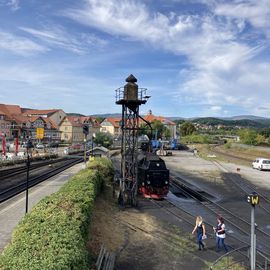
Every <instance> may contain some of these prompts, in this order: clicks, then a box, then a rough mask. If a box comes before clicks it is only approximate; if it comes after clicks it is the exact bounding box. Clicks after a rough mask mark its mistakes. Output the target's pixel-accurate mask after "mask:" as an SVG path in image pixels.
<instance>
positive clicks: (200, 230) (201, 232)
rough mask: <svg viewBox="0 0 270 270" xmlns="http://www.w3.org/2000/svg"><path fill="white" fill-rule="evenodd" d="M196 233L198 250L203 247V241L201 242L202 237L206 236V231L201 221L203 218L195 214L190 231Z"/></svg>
mask: <svg viewBox="0 0 270 270" xmlns="http://www.w3.org/2000/svg"><path fill="white" fill-rule="evenodd" d="M195 232H196V233H197V243H198V245H199V248H198V250H202V249H204V243H203V242H202V240H203V239H205V238H206V231H205V225H204V223H203V218H202V217H201V216H197V218H196V224H195V226H194V229H193V231H192V234H194V233H195Z"/></svg>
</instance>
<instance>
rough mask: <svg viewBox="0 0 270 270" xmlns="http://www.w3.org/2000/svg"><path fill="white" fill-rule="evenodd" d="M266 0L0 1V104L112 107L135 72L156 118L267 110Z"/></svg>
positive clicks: (269, 31)
mask: <svg viewBox="0 0 270 270" xmlns="http://www.w3.org/2000/svg"><path fill="white" fill-rule="evenodd" d="M269 18H270V1H269V0H230V1H226V0H144V1H138V0H102V1H101V0H76V1H74V0H65V1H63V0H46V1H43V0H0V102H1V103H7V104H18V105H21V106H23V107H30V108H41V109H46V108H62V109H63V110H64V111H66V112H78V113H82V114H98V113H109V112H110V113H117V112H120V111H121V108H120V107H119V106H117V105H115V99H114V95H115V92H114V90H115V89H116V88H118V87H120V86H123V85H124V84H125V81H124V80H125V78H126V77H127V76H128V75H129V74H130V73H132V74H134V75H135V76H136V77H137V79H138V84H139V86H140V87H146V88H148V94H149V95H150V96H151V98H150V99H149V101H148V103H147V104H146V105H143V106H142V107H141V113H146V112H147V111H148V110H149V109H151V110H152V111H153V113H154V114H156V115H164V116H182V117H197V116H198V117H199V116H233V115H239V114H253V115H258V116H269V114H270V91H269V87H270V61H269V60H270V43H269V41H270V20H269Z"/></svg>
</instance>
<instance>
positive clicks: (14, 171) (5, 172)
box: [0, 158, 66, 181]
mask: <svg viewBox="0 0 270 270" xmlns="http://www.w3.org/2000/svg"><path fill="white" fill-rule="evenodd" d="M65 160H66V159H65V158H60V159H51V160H45V161H40V162H35V163H32V164H30V171H31V170H33V169H37V168H41V167H44V166H47V165H50V164H54V163H58V162H61V161H65ZM25 163H26V162H25ZM26 170H27V167H26V165H23V166H19V167H13V168H8V169H2V170H0V181H2V180H5V179H6V178H8V177H12V176H16V175H19V174H22V173H26Z"/></svg>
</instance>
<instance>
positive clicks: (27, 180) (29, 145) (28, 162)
mask: <svg viewBox="0 0 270 270" xmlns="http://www.w3.org/2000/svg"><path fill="white" fill-rule="evenodd" d="M31 148H33V143H32V141H31V139H28V140H27V142H26V155H27V161H26V166H27V170H26V204H25V213H26V214H27V213H28V189H29V171H30V155H29V150H31Z"/></svg>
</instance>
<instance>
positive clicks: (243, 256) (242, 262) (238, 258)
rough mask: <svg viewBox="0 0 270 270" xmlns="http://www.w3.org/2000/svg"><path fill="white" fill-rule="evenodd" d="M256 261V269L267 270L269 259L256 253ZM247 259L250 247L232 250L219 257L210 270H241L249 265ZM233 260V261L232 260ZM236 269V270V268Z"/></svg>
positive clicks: (269, 263)
mask: <svg viewBox="0 0 270 270" xmlns="http://www.w3.org/2000/svg"><path fill="white" fill-rule="evenodd" d="M256 255H257V260H256V269H261V270H267V269H269V268H268V266H269V265H270V258H268V257H266V256H265V255H264V254H262V253H261V252H260V251H257V252H256ZM249 257H250V246H242V247H239V248H237V249H234V250H232V251H230V252H227V253H226V254H224V255H222V256H221V257H219V258H218V259H217V260H216V261H215V262H214V263H213V264H212V265H211V266H210V268H209V269H210V270H215V269H218V270H223V269H235V267H236V266H238V267H239V269H241V267H243V268H244V269H246V268H247V266H248V265H249ZM233 258H234V259H233ZM236 269H238V268H236Z"/></svg>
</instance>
